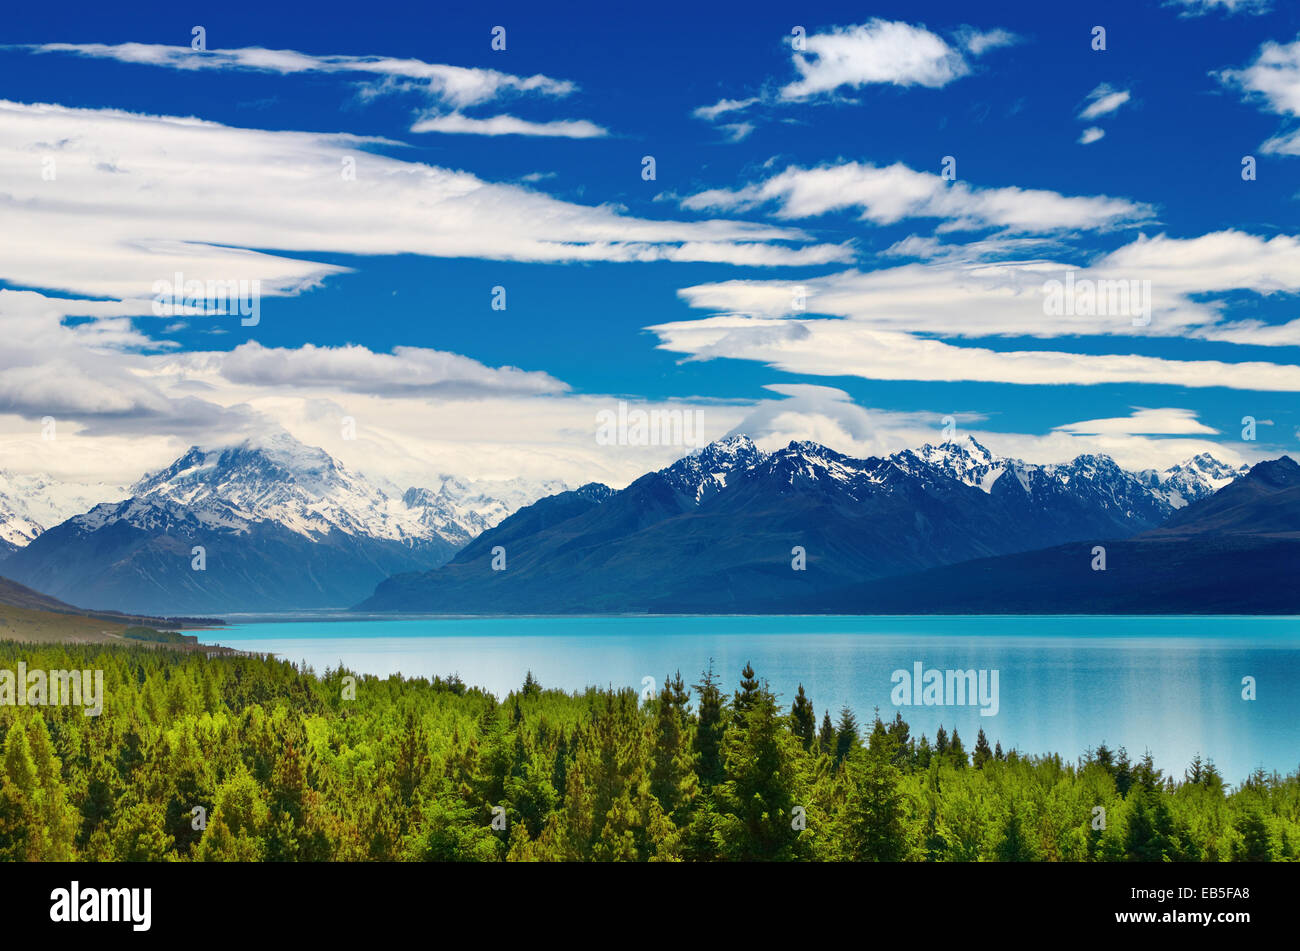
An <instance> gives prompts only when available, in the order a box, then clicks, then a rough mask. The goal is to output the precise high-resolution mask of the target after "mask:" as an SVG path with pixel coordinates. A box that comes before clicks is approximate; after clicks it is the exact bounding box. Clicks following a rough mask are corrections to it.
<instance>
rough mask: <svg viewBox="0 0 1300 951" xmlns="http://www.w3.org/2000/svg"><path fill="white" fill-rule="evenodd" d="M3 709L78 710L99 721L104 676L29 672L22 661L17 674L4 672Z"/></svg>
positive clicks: (0, 693)
mask: <svg viewBox="0 0 1300 951" xmlns="http://www.w3.org/2000/svg"><path fill="white" fill-rule="evenodd" d="M0 706H6V707H14V706H17V707H67V706H78V707H82V708H83V709H82V711H81V712H82V713H83V714H85V715H86V716H88V717H97V716H99V715H100V714H101V713H103V712H104V672H103V671H102V670H41V669H33V670H28V669H27V664H26V663H24V662H23V661H19V662H18V670H17V671H12V670H3V669H0Z"/></svg>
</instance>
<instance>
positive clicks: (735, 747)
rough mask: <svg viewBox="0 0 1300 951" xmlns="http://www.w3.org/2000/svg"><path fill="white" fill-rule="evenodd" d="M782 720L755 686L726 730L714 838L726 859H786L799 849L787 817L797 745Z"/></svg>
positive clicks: (761, 689)
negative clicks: (732, 725) (724, 778)
mask: <svg viewBox="0 0 1300 951" xmlns="http://www.w3.org/2000/svg"><path fill="white" fill-rule="evenodd" d="M782 721H783V718H782V717H781V716H780V714H779V712H778V710H777V706H776V697H775V696H773V695H772V692H771V691H770V690H768V689H766V687H759V688H755V690H754V692H753V695H752V697H751V698H750V702H749V707H748V709H747V710H746V712H745V714H744V715H743V716H742V717H740V718H739V723H738V726H737V728H736V729H735V730H732V731H730V732H729V733H728V735H727V740H726V766H727V781H726V782H725V783H724V784H722V785H721V786H720V787H718V811H719V817H718V824H717V829H716V841H717V846H718V849H719V851H720V852H721V853H722V854H723V855H724V856H725V857H726V858H728V859H730V860H732V861H788V860H791V859H795V858H798V857H799V856H800V854H801V849H800V844H799V843H800V840H799V832H798V831H796V830H795V829H794V828H792V821H791V816H792V814H793V809H794V805H795V783H796V770H795V762H796V755H797V753H796V750H797V749H798V746H797V743H796V741H795V739H794V737H793V736H792V735H791V734H790V733H789V732H788V731H787V730H785V729H784V728H783V723H782Z"/></svg>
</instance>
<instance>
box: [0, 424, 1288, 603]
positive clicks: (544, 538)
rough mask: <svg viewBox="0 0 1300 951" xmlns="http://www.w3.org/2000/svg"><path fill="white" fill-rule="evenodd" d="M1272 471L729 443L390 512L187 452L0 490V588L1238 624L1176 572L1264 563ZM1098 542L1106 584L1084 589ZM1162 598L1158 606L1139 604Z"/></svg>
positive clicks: (391, 493) (311, 478)
mask: <svg viewBox="0 0 1300 951" xmlns="http://www.w3.org/2000/svg"><path fill="white" fill-rule="evenodd" d="M1295 468H1296V466H1295V463H1293V462H1292V461H1291V460H1290V459H1287V458H1286V457H1283V459H1281V460H1277V461H1275V462H1272V463H1261V464H1260V465H1258V466H1256V467H1255V468H1254V469H1248V468H1247V467H1245V466H1242V467H1234V466H1230V465H1228V464H1226V463H1223V462H1221V461H1219V460H1217V459H1215V458H1214V457H1213V456H1210V455H1208V454H1202V455H1199V456H1196V457H1194V458H1192V459H1189V460H1187V461H1186V462H1184V463H1182V464H1180V465H1177V466H1173V467H1172V468H1170V469H1166V470H1163V471H1156V470H1142V471H1137V472H1131V471H1128V470H1125V469H1123V468H1121V467H1120V466H1119V465H1117V464H1116V463H1115V462H1114V460H1112V459H1110V458H1109V457H1108V456H1104V455H1081V456H1078V457H1077V458H1075V459H1073V460H1072V461H1070V462H1067V463H1061V464H1052V465H1036V464H1032V463H1027V462H1024V461H1023V460H1019V459H1013V458H1007V457H1002V456H998V455H995V454H994V453H992V452H990V451H989V450H988V449H986V448H985V447H984V446H982V445H981V444H980V443H979V442H977V441H976V440H974V439H971V438H966V439H962V440H957V441H951V442H947V443H944V444H942V445H937V446H935V445H926V446H922V447H921V448H919V449H908V450H904V451H902V452H897V453H894V454H892V455H888V456H873V457H868V458H855V457H852V456H848V455H844V454H842V453H839V452H836V451H834V450H832V449H829V448H827V447H825V446H822V445H819V444H817V443H813V442H792V443H790V444H789V445H787V446H785V447H784V448H781V449H777V450H774V451H770V452H767V451H763V450H761V449H759V448H758V447H757V446H756V445H755V444H754V443H753V441H752V440H751V439H750V438H749V437H747V436H744V435H737V436H731V437H728V438H726V439H723V440H719V441H717V442H715V443H712V444H710V445H709V446H707V447H705V448H704V449H702V450H699V451H697V452H693V453H691V454H689V455H687V456H685V457H683V458H681V459H679V460H678V461H677V462H675V463H673V464H672V465H669V466H667V467H665V468H663V469H660V470H657V471H654V472H650V473H647V474H645V475H644V476H642V477H641V478H639V479H637V480H636V481H635V482H633V483H631V484H630V485H628V486H627V487H626V488H623V489H619V490H614V489H611V488H610V487H608V486H605V485H601V484H599V483H589V484H587V485H584V486H582V487H580V488H578V489H573V490H568V489H567V488H566V487H564V486H563V485H562V484H560V483H549V484H531V483H526V482H522V481H519V480H515V481H513V482H493V483H481V484H476V483H469V482H466V481H463V480H459V479H456V478H453V477H449V476H437V477H433V478H430V479H429V480H427V481H428V482H429V484H428V485H427V486H423V487H418V486H417V487H410V488H407V489H405V490H399V489H396V488H394V487H392V486H383V487H381V486H380V485H378V484H376V483H373V482H371V481H369V480H367V479H366V478H364V477H362V476H361V475H359V474H357V473H355V472H353V471H351V470H349V469H348V468H346V467H345V466H343V465H342V464H341V463H339V462H338V461H337V460H335V459H334V458H332V457H331V456H330V455H329V454H328V453H326V452H324V451H323V450H321V449H316V448H312V447H309V446H305V445H303V444H301V443H299V442H298V441H296V440H294V439H293V438H292V437H290V436H288V435H287V434H280V435H278V436H272V437H268V438H265V439H262V440H258V441H250V442H246V443H244V444H241V445H238V446H233V447H228V448H222V449H203V448H199V447H194V448H191V449H190V450H189V451H187V452H186V453H184V454H183V455H182V456H181V457H180V458H178V459H177V460H176V461H175V462H173V463H172V464H171V465H170V466H167V467H166V468H164V469H162V470H159V471H157V472H153V473H150V474H148V475H146V476H145V477H143V478H142V479H140V480H139V481H138V482H137V483H135V484H134V485H132V486H129V487H126V488H125V489H122V490H120V491H119V492H118V493H117V494H119V495H121V496H124V497H123V498H122V499H121V500H120V501H108V502H101V503H100V504H97V505H94V506H93V507H91V508H90V509H89V511H85V512H82V513H80V514H76V515H73V516H72V517H70V518H66V519H65V520H63V521H61V522H59V523H58V524H56V525H54V527H52V528H50V529H48V530H42V529H41V526H40V523H39V522H38V521H37V520H36V519H35V518H34V517H32V513H33V511H34V506H33V505H32V504H31V503H30V502H29V501H28V500H27V499H26V498H25V497H24V495H23V492H22V488H23V483H22V482H21V480H18V479H14V478H10V479H8V480H7V481H4V480H0V528H3V529H4V530H5V534H3V535H0V538H4V539H6V540H8V541H9V546H8V547H9V550H8V553H7V554H5V553H4V551H0V575H3V576H5V577H8V578H12V579H13V580H14V581H15V582H17V583H19V584H22V585H27V586H29V587H31V588H34V589H36V590H38V591H41V592H44V593H45V594H47V595H50V596H53V597H55V598H58V599H60V600H62V601H66V602H69V603H71V604H78V605H82V606H85V607H89V608H94V609H96V610H101V611H102V610H113V611H122V612H128V613H132V614H149V615H171V616H174V615H179V614H185V615H198V614H223V613H241V612H259V611H265V612H286V611H294V610H308V609H313V610H314V609H324V608H342V607H347V606H348V605H355V606H356V608H357V609H359V610H365V611H371V612H403V613H407V612H409V613H491V614H498V613H554V614H572V613H603V612H662V613H680V612H697V613H736V612H739V613H746V612H759V613H784V612H797V613H803V612H823V611H836V612H843V613H893V612H905V613H916V612H926V611H954V612H961V613H964V612H979V611H1003V610H1007V611H1012V610H1025V611H1034V612H1036V613H1052V612H1056V611H1061V610H1071V611H1075V610H1077V611H1083V612H1088V611H1093V610H1098V611H1104V610H1132V611H1142V610H1145V609H1149V610H1154V611H1162V612H1163V611H1171V610H1183V609H1187V610H1191V608H1188V607H1187V605H1189V604H1192V603H1194V602H1195V603H1201V602H1202V601H1203V602H1205V603H1206V604H1209V605H1210V607H1208V608H1207V610H1210V609H1213V605H1214V604H1220V605H1222V604H1228V603H1232V604H1233V605H1235V607H1234V610H1241V611H1249V610H1251V607H1250V605H1251V604H1259V605H1262V604H1265V603H1267V604H1276V603H1280V602H1279V600H1278V598H1271V599H1270V598H1265V597H1262V596H1251V595H1250V594H1248V593H1247V594H1243V595H1241V596H1240V597H1235V598H1234V597H1227V596H1226V595H1225V596H1222V597H1218V600H1217V601H1216V600H1215V598H1213V597H1211V596H1210V594H1209V593H1208V592H1211V591H1215V590H1220V589H1221V588H1222V585H1219V584H1217V583H1214V582H1207V583H1203V584H1200V588H1199V591H1200V592H1201V596H1200V600H1199V601H1197V600H1196V598H1191V599H1190V600H1189V597H1190V596H1189V595H1187V594H1186V592H1184V591H1183V589H1184V588H1185V587H1186V586H1187V585H1188V584H1196V583H1198V582H1197V579H1198V578H1199V574H1198V572H1199V573H1206V572H1208V573H1214V572H1215V571H1216V570H1217V571H1218V575H1219V577H1220V578H1222V579H1227V578H1232V577H1236V576H1235V575H1234V574H1233V572H1232V571H1231V570H1225V569H1224V567H1223V565H1222V564H1220V565H1219V566H1218V568H1217V569H1216V567H1215V562H1214V557H1220V558H1227V559H1230V560H1231V559H1236V560H1235V561H1233V562H1232V564H1233V565H1236V566H1238V567H1242V570H1245V566H1248V565H1252V564H1255V562H1254V561H1253V560H1252V559H1258V558H1262V557H1266V556H1271V555H1279V554H1285V553H1286V552H1287V551H1289V547H1288V546H1291V545H1292V544H1294V543H1295V541H1296V539H1295V538H1294V537H1293V536H1294V535H1296V533H1297V532H1298V531H1300V528H1297V520H1300V503H1298V502H1297V500H1296V499H1295V494H1294V493H1291V494H1288V492H1289V491H1290V489H1289V485H1290V484H1289V482H1288V481H1287V480H1288V479H1289V478H1290V476H1289V473H1290V472H1291V471H1292V470H1293V469H1295ZM1279 486H1281V488H1279ZM103 491H107V490H103ZM56 494H57V493H56ZM64 494H65V495H67V493H64ZM69 497H70V498H72V497H75V496H69ZM1102 543H1104V545H1105V547H1106V549H1107V555H1108V558H1109V566H1108V570H1107V572H1093V571H1091V570H1090V569H1089V570H1086V571H1085V570H1084V569H1087V568H1088V564H1089V562H1090V559H1091V558H1092V555H1091V554H1090V553H1091V552H1092V551H1093V549H1094V547H1095V546H1096V545H1098V544H1102ZM1270 546H1271V547H1270ZM1214 552H1218V555H1217V556H1215V555H1214V554H1213V553H1214ZM1157 553H1158V557H1159V558H1160V559H1162V565H1164V566H1166V567H1167V566H1170V565H1174V566H1178V565H1181V566H1182V567H1181V568H1177V569H1176V570H1175V569H1169V571H1172V574H1169V572H1167V571H1165V569H1164V568H1159V569H1150V568H1149V566H1148V569H1145V570H1146V577H1147V578H1148V583H1147V585H1146V586H1145V587H1143V585H1142V584H1141V583H1139V582H1137V581H1135V580H1134V577H1135V572H1136V569H1135V567H1134V566H1135V565H1136V564H1138V563H1139V562H1140V561H1142V560H1144V559H1150V558H1152V557H1156V556H1157ZM1197 553H1200V554H1197ZM1270 553H1271V555H1270ZM1187 559H1192V561H1193V562H1194V564H1193V563H1189V562H1187ZM1081 565H1082V566H1083V568H1081V567H1080V566H1081ZM496 569H501V570H496ZM1251 570H1255V571H1257V572H1258V571H1260V570H1261V569H1259V567H1258V565H1256V567H1255V568H1253V569H1251ZM1270 570H1271V569H1270ZM1162 572H1163V574H1162ZM1165 575H1168V577H1166V578H1165V581H1164V582H1161V585H1163V587H1162V586H1160V585H1154V586H1153V584H1152V583H1150V579H1152V578H1155V577H1157V576H1161V577H1164V576H1165ZM1264 576H1267V577H1272V576H1273V575H1272V574H1271V573H1269V571H1265V572H1264V574H1263V575H1260V577H1264ZM1125 578H1128V581H1129V586H1128V587H1126V586H1125V584H1126V582H1125ZM1031 579H1032V582H1033V583H1032V584H1031V583H1030V580H1031ZM1058 591H1059V592H1060V597H1059V599H1055V598H1054V594H1055V592H1058ZM1282 600H1285V599H1282Z"/></svg>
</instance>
